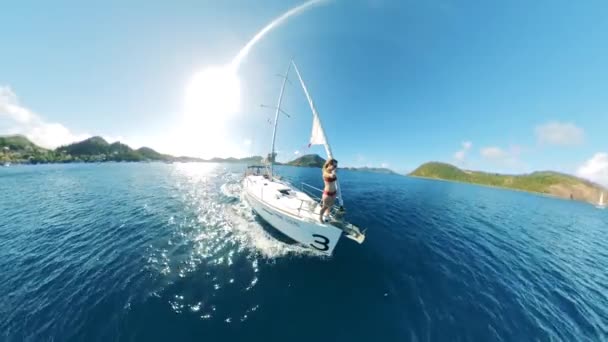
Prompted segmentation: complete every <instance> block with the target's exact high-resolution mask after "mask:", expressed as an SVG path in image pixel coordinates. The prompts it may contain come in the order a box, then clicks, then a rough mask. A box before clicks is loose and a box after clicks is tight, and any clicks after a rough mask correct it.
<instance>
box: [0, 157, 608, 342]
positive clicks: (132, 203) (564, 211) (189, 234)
mask: <svg viewBox="0 0 608 342" xmlns="http://www.w3.org/2000/svg"><path fill="white" fill-rule="evenodd" d="M242 170H243V166H228V165H217V164H171V165H168V164H153V163H152V164H120V163H116V164H98V165H47V166H15V167H9V168H2V169H0V340H2V341H264V342H266V341H408V340H409V341H606V340H608V298H607V294H608V210H599V209H596V208H594V207H593V206H591V205H588V204H584V203H579V202H570V201H564V200H558V199H551V198H546V197H541V196H535V195H531V194H527V193H521V192H513V191H506V190H497V189H489V188H484V187H478V186H472V185H464V184H456V183H448V182H440V181H430V180H421V179H413V178H408V177H404V176H396V175H379V174H371V173H357V172H349V171H342V172H341V173H340V179H341V181H342V187H343V189H344V190H343V192H344V197H345V204H346V206H347V209H348V210H349V212H348V218H349V219H350V220H351V221H352V222H353V223H355V224H357V225H359V226H361V227H365V228H368V229H369V230H368V234H367V241H366V242H365V243H364V244H363V245H358V244H356V243H355V242H353V241H350V240H348V239H342V240H341V241H340V243H339V244H338V246H337V248H336V250H335V252H334V255H333V256H332V257H331V258H324V257H321V256H318V255H315V254H314V253H312V252H308V251H307V250H305V249H303V248H301V247H298V246H290V245H286V244H284V243H282V242H279V241H277V240H276V239H274V238H273V237H272V236H270V235H269V234H268V229H267V228H266V227H264V224H262V223H261V222H259V220H257V219H256V218H255V217H254V216H253V215H252V214H251V210H250V209H249V208H248V206H247V205H246V204H245V203H242V201H241V200H240V199H239V197H238V194H239V192H240V185H239V180H240V179H241V171H242ZM280 170H281V172H282V174H283V175H284V176H286V177H287V178H289V179H291V180H292V181H294V182H298V181H310V182H313V183H315V184H319V183H320V181H321V179H320V171H319V170H318V169H304V168H287V167H283V168H281V169H280Z"/></svg>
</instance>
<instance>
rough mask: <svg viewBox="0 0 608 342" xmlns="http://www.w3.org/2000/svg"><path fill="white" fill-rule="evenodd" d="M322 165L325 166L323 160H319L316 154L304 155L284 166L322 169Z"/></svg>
mask: <svg viewBox="0 0 608 342" xmlns="http://www.w3.org/2000/svg"><path fill="white" fill-rule="evenodd" d="M323 164H325V159H323V158H321V157H320V156H319V155H318V154H306V155H303V156H301V157H298V158H296V159H294V160H292V161H290V162H288V163H287V164H285V165H291V166H306V167H323Z"/></svg>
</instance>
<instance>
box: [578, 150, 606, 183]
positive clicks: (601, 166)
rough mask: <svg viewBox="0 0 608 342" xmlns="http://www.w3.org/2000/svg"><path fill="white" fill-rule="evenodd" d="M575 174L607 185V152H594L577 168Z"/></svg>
mask: <svg viewBox="0 0 608 342" xmlns="http://www.w3.org/2000/svg"><path fill="white" fill-rule="evenodd" d="M576 174H577V175H578V176H579V177H582V178H586V179H589V180H591V181H593V182H596V183H599V184H601V185H603V186H606V187H608V153H596V154H595V155H593V157H591V159H589V160H587V161H586V162H585V163H583V165H581V166H580V167H579V168H578V170H577V171H576Z"/></svg>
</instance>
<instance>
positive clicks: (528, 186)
mask: <svg viewBox="0 0 608 342" xmlns="http://www.w3.org/2000/svg"><path fill="white" fill-rule="evenodd" d="M410 175H411V176H416V177H425V178H435V179H443V180H450V181H457V182H465V183H473V184H479V185H486V186H495V187H501V188H507V189H515V190H523V191H530V192H536V193H541V194H546V195H552V196H556V197H561V198H569V199H575V200H580V201H587V202H591V203H597V201H598V198H599V196H600V192H601V191H603V189H602V187H600V186H599V185H597V184H593V183H591V182H589V181H586V180H584V179H580V178H578V177H574V176H571V175H567V174H563V173H558V172H553V171H541V172H533V173H530V174H524V175H501V174H497V173H486V172H479V171H468V170H466V171H465V170H461V169H459V168H458V167H456V166H454V165H450V164H446V163H438V162H430V163H426V164H423V165H421V166H420V167H418V168H417V169H416V170H414V171H413V172H412V173H410Z"/></svg>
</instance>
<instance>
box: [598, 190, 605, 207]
mask: <svg viewBox="0 0 608 342" xmlns="http://www.w3.org/2000/svg"><path fill="white" fill-rule="evenodd" d="M596 207H598V208H601V209H604V208H606V202H604V192H603V191H602V192H601V193H600V201H599V202H597V206H596Z"/></svg>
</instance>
